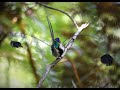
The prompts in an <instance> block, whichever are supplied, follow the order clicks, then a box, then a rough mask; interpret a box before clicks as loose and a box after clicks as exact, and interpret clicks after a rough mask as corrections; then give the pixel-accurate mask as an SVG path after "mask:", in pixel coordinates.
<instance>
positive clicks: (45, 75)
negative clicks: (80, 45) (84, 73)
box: [37, 2, 90, 88]
mask: <svg viewBox="0 0 120 90" xmlns="http://www.w3.org/2000/svg"><path fill="white" fill-rule="evenodd" d="M37 3H38V4H41V5H43V6H45V7H46V8H49V9H53V10H57V11H59V12H62V13H64V14H66V15H67V16H68V17H69V18H70V19H71V20H72V22H73V23H74V25H75V26H76V28H77V32H76V33H75V34H74V35H73V37H71V39H70V41H69V42H68V43H67V44H66V45H65V49H64V52H63V53H62V55H61V56H60V57H58V58H56V60H55V61H54V62H52V63H51V64H49V65H47V66H46V71H45V73H44V75H43V76H42V78H41V79H40V81H39V83H38V86H37V87H38V88H41V86H42V83H43V82H44V80H45V78H46V77H47V75H48V73H49V71H50V70H51V68H53V67H54V66H55V65H56V64H57V63H58V62H59V61H60V60H61V59H62V58H63V57H64V56H65V54H66V53H67V51H68V50H69V49H70V48H71V46H72V45H73V42H74V40H75V39H76V38H77V36H78V35H79V33H80V32H81V31H82V30H83V29H84V28H86V27H87V26H88V25H89V24H90V22H89V23H85V24H82V25H81V26H80V27H78V25H77V24H76V22H75V21H74V20H73V19H72V17H71V16H70V15H68V14H67V13H66V12H64V11H62V10H59V9H56V8H52V7H49V6H47V5H45V4H43V3H41V2H37Z"/></svg>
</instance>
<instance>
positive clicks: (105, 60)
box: [101, 53, 113, 66]
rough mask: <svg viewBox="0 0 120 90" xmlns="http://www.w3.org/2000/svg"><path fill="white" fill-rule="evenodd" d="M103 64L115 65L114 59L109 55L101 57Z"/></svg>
mask: <svg viewBox="0 0 120 90" xmlns="http://www.w3.org/2000/svg"><path fill="white" fill-rule="evenodd" d="M101 62H102V63H103V64H106V66H110V65H112V63H113V58H112V57H111V56H110V55H109V54H108V53H107V54H105V55H103V56H101Z"/></svg>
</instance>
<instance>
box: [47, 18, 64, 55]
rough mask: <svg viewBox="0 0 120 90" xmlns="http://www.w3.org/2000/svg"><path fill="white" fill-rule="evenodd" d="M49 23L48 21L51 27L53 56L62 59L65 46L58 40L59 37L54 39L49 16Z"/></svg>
mask: <svg viewBox="0 0 120 90" xmlns="http://www.w3.org/2000/svg"><path fill="white" fill-rule="evenodd" d="M47 21H48V25H49V29H50V34H51V38H52V45H51V51H52V55H53V56H55V57H60V56H61V55H62V53H63V52H64V46H63V45H62V43H61V41H60V38H58V37H57V38H54V33H53V29H52V25H51V22H50V20H49V18H48V16H47Z"/></svg>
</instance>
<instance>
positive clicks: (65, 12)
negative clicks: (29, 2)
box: [36, 2, 79, 29]
mask: <svg viewBox="0 0 120 90" xmlns="http://www.w3.org/2000/svg"><path fill="white" fill-rule="evenodd" d="M36 3H37V4H40V5H43V6H44V7H46V8H49V9H53V10H57V11H59V12H62V13H64V14H66V15H67V16H68V17H69V18H70V19H71V20H72V22H73V23H74V25H75V27H76V28H77V29H78V28H79V27H78V25H77V23H76V22H75V21H74V20H73V19H72V17H71V16H70V15H69V14H67V13H66V12H64V11H62V10H59V9H56V8H53V7H50V6H47V5H45V4H43V3H41V2H36Z"/></svg>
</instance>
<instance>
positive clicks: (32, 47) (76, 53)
mask: <svg viewBox="0 0 120 90" xmlns="http://www.w3.org/2000/svg"><path fill="white" fill-rule="evenodd" d="M43 3H44V4H46V5H48V6H51V7H54V8H58V9H60V10H63V11H65V12H66V13H68V14H69V15H70V16H71V17H72V18H73V19H74V20H75V21H76V22H77V24H78V25H79V26H80V25H81V24H83V23H87V22H90V21H91V24H90V25H89V26H88V27H87V28H85V29H84V30H83V31H82V32H81V33H80V35H79V36H78V37H77V39H76V40H75V42H74V44H73V46H72V48H71V49H70V50H68V52H67V54H66V55H65V57H64V58H63V59H62V60H61V61H60V62H59V63H58V64H57V65H55V66H54V68H53V69H52V70H51V71H50V72H49V74H48V76H47V78H46V79H45V81H44V83H43V87H45V88H51V87H52V88H67V87H68V88H75V87H77V88H93V87H96V88H100V87H105V88H106V87H108V88H110V87H113V88H118V87H120V79H119V77H120V69H119V66H120V15H119V14H120V3H119V2H43ZM46 15H48V16H49V19H50V21H51V24H52V27H53V30H54V36H55V37H59V38H60V40H61V42H64V41H65V40H66V39H67V38H68V39H67V40H66V41H65V42H64V43H63V45H65V44H66V43H67V42H68V41H69V40H70V38H71V37H72V35H73V34H74V33H75V32H76V30H77V29H76V27H75V26H74V24H73V22H72V21H71V20H70V18H69V17H68V16H66V15H65V14H63V13H61V12H58V11H55V10H52V9H48V8H45V7H43V6H42V5H40V4H39V3H35V2H3V3H2V2H1V3H0V87H1V88H5V87H7V88H18V87H19V88H34V87H36V86H37V84H38V81H39V79H40V78H41V77H42V75H43V74H44V72H45V67H46V65H48V64H50V63H52V62H53V61H54V60H55V57H54V56H52V53H51V48H50V46H49V45H51V36H50V31H49V27H48V22H47V19H46ZM24 34H25V36H24ZM32 35H34V36H35V37H36V38H38V39H40V40H42V41H44V42H46V43H48V44H49V45H46V44H45V43H43V42H41V41H39V40H37V39H35V38H33V37H31V36H32ZM12 40H13V41H18V42H20V43H21V44H22V46H23V47H20V48H15V47H12V46H11V45H10V42H11V41H12ZM107 52H109V54H110V55H111V56H112V57H113V59H114V60H113V64H112V65H111V66H106V65H105V64H103V63H102V62H101V60H100V57H101V56H102V55H104V54H106V53H107Z"/></svg>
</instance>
